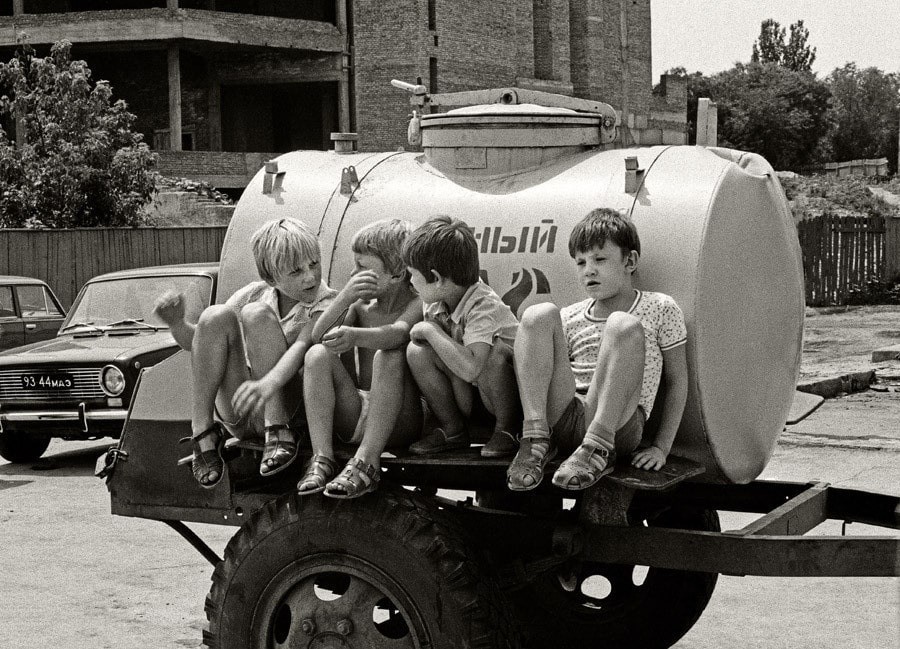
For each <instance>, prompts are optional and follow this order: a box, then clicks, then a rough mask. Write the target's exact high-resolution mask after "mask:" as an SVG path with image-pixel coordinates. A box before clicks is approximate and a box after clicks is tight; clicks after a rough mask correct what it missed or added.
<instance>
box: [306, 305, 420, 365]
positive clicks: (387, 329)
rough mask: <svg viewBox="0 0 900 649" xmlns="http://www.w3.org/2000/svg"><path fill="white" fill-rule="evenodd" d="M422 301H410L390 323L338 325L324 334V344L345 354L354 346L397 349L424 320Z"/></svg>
mask: <svg viewBox="0 0 900 649" xmlns="http://www.w3.org/2000/svg"><path fill="white" fill-rule="evenodd" d="M422 317H423V316H422V301H421V300H420V299H419V298H415V299H412V300H410V301H409V304H407V305H406V308H405V309H403V313H401V314H400V316H399V317H398V318H397V319H396V320H395V321H394V322H391V323H390V324H386V325H383V326H381V327H354V326H352V323H351V322H349V321H348V322H345V324H344V326H341V327H336V328H334V329H332V330H331V331H329V332H327V333H326V334H325V335H324V336H322V344H323V345H325V346H326V347H327V348H328V349H330V350H331V351H333V352H334V353H335V354H343V353H344V352H346V351H349V350H351V349H353V348H354V347H365V348H367V349H396V348H397V347H400V346H401V345H404V344H406V343H407V342H409V332H410V330H411V329H412V327H413V326H414V325H415V324H416V323H417V322H421V321H422Z"/></svg>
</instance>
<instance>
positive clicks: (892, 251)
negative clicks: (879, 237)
mask: <svg viewBox="0 0 900 649" xmlns="http://www.w3.org/2000/svg"><path fill="white" fill-rule="evenodd" d="M898 279H900V216H888V217H887V218H885V219H884V276H883V277H882V280H884V281H887V282H892V281H894V280H898Z"/></svg>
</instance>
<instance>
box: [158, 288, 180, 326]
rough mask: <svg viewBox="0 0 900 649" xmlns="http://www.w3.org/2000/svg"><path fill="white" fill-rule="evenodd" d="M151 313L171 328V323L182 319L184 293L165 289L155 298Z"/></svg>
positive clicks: (176, 322) (173, 323)
mask: <svg viewBox="0 0 900 649" xmlns="http://www.w3.org/2000/svg"><path fill="white" fill-rule="evenodd" d="M153 313H154V314H156V316H157V317H159V319H160V320H162V321H163V322H165V323H166V324H167V325H168V326H169V328H170V329H171V328H172V326H173V325H176V324H178V323H180V322H183V321H184V295H183V294H181V293H177V292H175V291H166V292H165V293H163V294H162V295H161V296H160V297H159V299H158V300H156V304H155V305H154V306H153Z"/></svg>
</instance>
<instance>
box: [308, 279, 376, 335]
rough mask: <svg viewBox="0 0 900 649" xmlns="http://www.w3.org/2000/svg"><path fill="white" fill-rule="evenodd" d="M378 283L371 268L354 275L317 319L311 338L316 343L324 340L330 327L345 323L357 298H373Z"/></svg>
mask: <svg viewBox="0 0 900 649" xmlns="http://www.w3.org/2000/svg"><path fill="white" fill-rule="evenodd" d="M376 284H377V278H376V276H375V273H373V272H372V271H371V270H363V271H360V272H358V273H356V274H355V275H353V276H352V277H351V278H350V280H349V281H348V282H347V284H346V285H345V286H344V288H342V289H341V292H340V293H338V294H337V297H336V298H334V301H333V302H332V303H331V304H330V305H328V308H327V309H325V311H324V312H323V313H322V317H321V318H319V319H318V320H317V321H316V325H315V327H314V328H313V329H312V330H311V331H310V340H311V341H312V342H314V343H318V342H322V336H324V335H325V334H326V333H327V332H328V331H329V330H330V329H332V328H336V327H335V325H338V326H340V325H341V324H343V323H345V322H346V319H347V318H346V317H345V316H344V314H345V313H348V312H349V311H350V310H351V307H352V306H353V305H354V304H355V303H356V302H357V300H368V299H371V298H372V296H373V295H374V294H375V287H376ZM348 315H349V313H348Z"/></svg>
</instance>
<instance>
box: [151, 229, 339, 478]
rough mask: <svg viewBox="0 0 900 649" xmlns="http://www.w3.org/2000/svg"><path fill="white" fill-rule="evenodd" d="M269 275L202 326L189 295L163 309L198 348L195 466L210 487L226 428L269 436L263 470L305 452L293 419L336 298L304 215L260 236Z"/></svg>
mask: <svg viewBox="0 0 900 649" xmlns="http://www.w3.org/2000/svg"><path fill="white" fill-rule="evenodd" d="M250 243H251V246H252V248H253V257H254V259H255V261H256V268H257V271H258V272H259V276H260V277H261V278H262V280H261V281H258V282H253V283H251V284H248V285H247V286H245V287H244V288H242V289H239V290H238V291H237V292H236V293H235V294H234V295H232V296H231V297H230V298H228V300H227V301H226V302H225V304H216V305H212V306H210V307H208V308H206V309H205V310H204V311H203V313H202V314H201V315H200V319H199V320H198V321H197V324H196V325H192V324H190V323H188V322H186V321H185V319H184V298H183V296H182V295H180V294H178V293H173V292H169V293H166V294H164V295H163V296H162V297H161V298H160V299H159V300H158V301H157V304H156V307H155V309H154V311H155V312H156V314H157V315H158V316H159V317H160V319H162V320H163V322H165V323H166V324H167V325H168V326H169V328H170V330H171V332H172V335H173V337H174V338H175V341H176V342H177V343H178V344H179V346H181V348H182V349H185V350H188V351H190V352H191V367H192V373H193V388H194V392H193V407H192V415H191V431H192V435H191V437H190V438H189V439H190V441H191V444H192V450H193V455H192V458H191V467H192V471H193V474H194V477H195V478H196V480H197V482H199V483H200V486H201V487H203V488H205V489H211V488H212V487H214V486H216V485H217V484H218V483H219V481H220V480H221V479H222V475H223V474H224V468H225V467H224V461H223V458H222V453H221V449H222V446H223V444H224V441H225V437H226V433H227V434H231V435H233V436H234V437H237V438H239V439H246V438H253V437H262V438H264V440H265V447H264V450H263V456H262V462H261V464H260V468H259V472H260V474H261V475H263V476H269V475H273V474H275V473H278V472H279V471H281V470H283V469H284V468H285V467H287V466H288V465H290V464H291V463H292V462H293V461H294V459H295V457H296V455H297V439H296V434H295V431H294V430H293V428H292V425H294V424H296V423H299V421H302V415H303V412H302V403H301V405H300V406H296V407H295V406H292V405H291V404H293V403H294V402H295V401H297V402H299V401H300V400H299V399H297V398H296V396H295V395H300V394H301V382H300V375H299V372H300V368H301V367H302V366H303V359H304V356H305V354H306V350H307V349H308V348H309V346H310V344H311V336H312V329H313V325H315V323H316V321H317V320H318V318H319V316H321V314H322V313H323V312H324V311H325V309H326V308H327V307H328V306H329V305H330V304H331V302H332V301H333V300H334V297H335V295H336V294H337V291H334V290H332V289H330V288H328V286H326V285H325V283H324V282H323V281H322V269H321V266H320V252H319V242H318V240H317V239H316V236H315V234H313V232H312V231H310V230H309V228H307V227H306V225H304V224H303V223H302V222H301V221H298V220H297V219H289V218H284V219H278V220H275V221H271V222H269V223H266V224H265V225H263V226H262V227H261V228H259V229H258V230H257V231H256V232H255V233H254V234H253V237H252V238H251V240H250Z"/></svg>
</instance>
